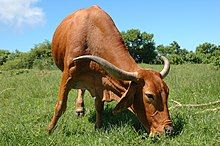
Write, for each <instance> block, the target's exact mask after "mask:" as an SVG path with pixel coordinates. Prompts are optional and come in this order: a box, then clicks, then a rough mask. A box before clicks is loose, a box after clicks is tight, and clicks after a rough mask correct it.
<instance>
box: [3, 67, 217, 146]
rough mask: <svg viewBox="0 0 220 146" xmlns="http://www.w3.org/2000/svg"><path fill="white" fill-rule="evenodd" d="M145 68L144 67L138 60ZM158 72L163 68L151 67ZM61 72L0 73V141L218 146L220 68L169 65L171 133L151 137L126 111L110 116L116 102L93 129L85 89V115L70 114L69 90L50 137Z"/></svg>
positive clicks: (72, 95) (91, 101)
mask: <svg viewBox="0 0 220 146" xmlns="http://www.w3.org/2000/svg"><path fill="white" fill-rule="evenodd" d="M142 66H145V67H149V65H145V64H142ZM150 67H152V68H155V69H157V70H160V69H161V67H162V66H158V65H151V66H150ZM60 76H61V72H60V71H59V70H53V71H40V70H20V71H19V70H13V71H7V72H1V73H0V79H1V83H0V100H1V102H0V145H1V146H4V145H16V146H17V145H22V146H24V145H29V146H30V145H220V113H219V103H218V104H215V105H210V106H205V107H198V108H196V107H175V108H173V106H176V105H178V103H177V102H179V103H181V104H206V103H209V102H214V101H218V100H219V99H220V70H214V69H212V67H211V66H210V65H192V64H186V65H172V66H171V70H170V74H169V75H168V77H167V78H166V79H165V80H166V83H167V84H168V86H169V88H170V96H169V107H171V109H170V114H171V118H172V120H173V123H174V130H175V132H174V135H173V136H172V137H166V136H161V137H155V138H150V137H148V135H147V134H146V132H145V130H144V129H143V127H142V126H141V125H140V123H139V122H138V120H137V119H136V118H135V117H134V116H133V115H132V114H131V113H130V112H129V111H124V112H122V113H121V114H119V115H114V116H113V115H112V114H111V110H112V109H113V108H114V106H115V103H113V102H111V103H107V104H106V105H105V112H104V117H103V118H104V119H103V120H104V121H103V128H102V129H100V130H97V131H95V130H94V122H95V110H94V106H93V105H94V99H93V98H92V97H90V95H89V94H88V92H87V93H86V98H85V106H86V114H85V116H84V117H81V118H77V117H76V115H75V111H74V110H75V108H74V105H75V102H74V100H75V96H76V91H74V90H73V91H71V92H70V94H69V99H68V107H67V111H66V113H65V114H64V115H63V116H62V117H61V118H60V120H59V122H58V126H57V128H56V130H55V132H54V133H53V134H52V135H47V134H46V131H45V129H46V127H47V124H48V122H49V121H50V118H51V116H52V114H53V109H54V105H55V103H56V99H57V92H58V86H59V82H60Z"/></svg>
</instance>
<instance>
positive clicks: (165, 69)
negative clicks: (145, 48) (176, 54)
mask: <svg viewBox="0 0 220 146" xmlns="http://www.w3.org/2000/svg"><path fill="white" fill-rule="evenodd" d="M158 56H159V57H160V58H161V59H162V60H163V61H164V67H163V70H162V71H161V72H160V74H161V76H162V78H163V79H164V78H165V77H166V76H167V75H168V73H169V70H170V62H169V60H168V59H167V58H166V57H164V56H162V55H158Z"/></svg>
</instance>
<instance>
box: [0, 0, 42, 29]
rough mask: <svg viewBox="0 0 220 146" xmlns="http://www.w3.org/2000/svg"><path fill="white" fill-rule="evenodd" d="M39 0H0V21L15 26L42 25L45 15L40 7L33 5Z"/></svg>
mask: <svg viewBox="0 0 220 146" xmlns="http://www.w3.org/2000/svg"><path fill="white" fill-rule="evenodd" d="M38 2H39V0H0V22H1V23H4V24H6V25H11V26H13V27H16V28H22V27H24V26H27V25H28V26H35V25H42V24H43V23H44V22H45V15H44V12H43V10H42V9H41V8H40V7H37V6H34V4H36V3H38Z"/></svg>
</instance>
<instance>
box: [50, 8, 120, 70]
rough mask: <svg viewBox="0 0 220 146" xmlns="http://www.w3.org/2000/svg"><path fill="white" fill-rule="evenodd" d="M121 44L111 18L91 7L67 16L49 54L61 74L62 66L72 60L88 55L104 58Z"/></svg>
mask: <svg viewBox="0 0 220 146" xmlns="http://www.w3.org/2000/svg"><path fill="white" fill-rule="evenodd" d="M121 44H124V43H123V40H122V39H121V35H120V33H119V31H118V30H117V28H116V27H115V24H114V22H113V21H112V19H111V18H110V16H109V15H108V14H106V13H105V12H104V11H103V10H102V9H100V8H99V7H98V6H92V7H90V8H87V9H81V10H78V11H76V12H74V13H72V14H70V15H69V16H67V17H66V18H65V19H64V20H63V21H62V22H61V24H60V25H59V26H58V27H57V29H56V31H55V33H54V36H53V40H52V54H53V57H54V60H55V63H56V65H57V66H58V67H59V69H61V70H62V71H63V69H64V64H65V63H66V62H68V61H69V60H70V59H72V58H74V57H77V56H81V55H85V54H87V55H88V54H91V55H97V56H100V57H103V58H105V56H104V55H103V54H106V51H111V48H113V46H117V45H121ZM109 46H112V47H111V48H108V47H109ZM123 47H124V46H123ZM106 48H108V50H106ZM114 48H116V47H114ZM111 53H113V52H109V54H111ZM65 59H66V60H65ZM68 59H69V60H68ZM105 59H108V58H105Z"/></svg>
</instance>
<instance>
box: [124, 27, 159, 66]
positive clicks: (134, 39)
mask: <svg viewBox="0 0 220 146" xmlns="http://www.w3.org/2000/svg"><path fill="white" fill-rule="evenodd" d="M121 34H122V37H123V39H124V42H125V45H126V46H127V47H128V49H129V52H130V54H131V56H132V57H133V58H134V59H135V61H136V62H139V63H140V62H143V63H153V62H154V60H155V58H156V55H157V54H156V52H155V43H154V41H153V34H148V33H146V32H140V30H138V29H130V30H128V31H126V32H121Z"/></svg>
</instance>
